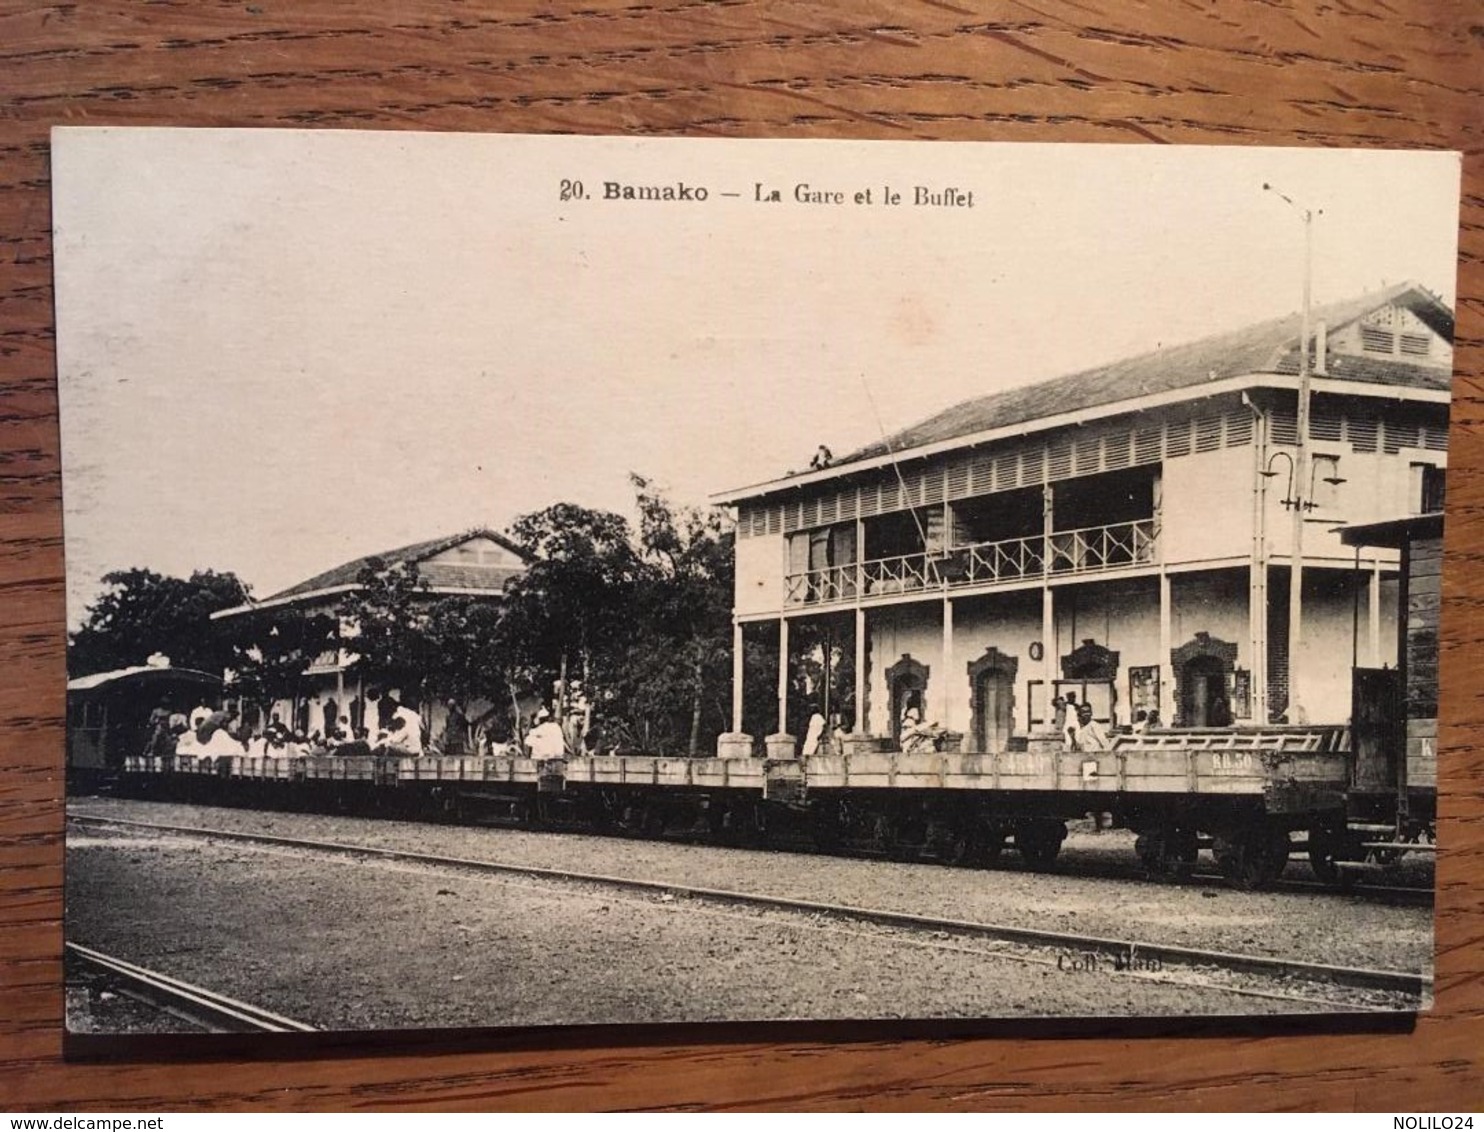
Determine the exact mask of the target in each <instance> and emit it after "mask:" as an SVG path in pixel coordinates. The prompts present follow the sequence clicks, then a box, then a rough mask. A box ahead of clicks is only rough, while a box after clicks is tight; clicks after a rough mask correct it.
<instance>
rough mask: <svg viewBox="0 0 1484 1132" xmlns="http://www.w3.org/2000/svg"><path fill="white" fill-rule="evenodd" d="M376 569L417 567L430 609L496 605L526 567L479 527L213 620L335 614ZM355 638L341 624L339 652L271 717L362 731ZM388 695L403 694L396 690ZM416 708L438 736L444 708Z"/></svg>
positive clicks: (342, 568) (473, 708)
mask: <svg viewBox="0 0 1484 1132" xmlns="http://www.w3.org/2000/svg"><path fill="white" fill-rule="evenodd" d="M373 563H379V564H380V568H382V569H385V570H391V569H395V568H397V567H401V566H409V565H415V566H416V567H417V571H418V577H419V579H420V581H421V582H422V584H423V586H424V588H423V590H422V591H421V593H420V595H419V596H420V598H421V600H424V601H426V602H428V603H429V604H430V605H431V604H432V603H434V602H437V601H439V600H440V599H442V598H446V597H457V596H464V597H475V598H483V599H488V600H490V601H499V600H500V599H501V598H502V597H503V595H504V593H505V587H506V586H507V585H508V584H509V583H510V581H511V580H512V579H513V578H515V577H516V576H517V575H519V574H521V573H522V572H523V571H524V570H525V568H526V560H525V558H524V556H523V555H522V554H521V552H520V550H519V549H518V548H516V547H515V546H514V545H513V544H512V543H511V542H510V541H509V540H508V539H506V538H505V537H504V536H502V535H500V534H498V533H497V532H495V531H492V530H488V529H485V528H478V529H475V530H472V531H465V532H462V533H460V534H456V535H449V536H446V537H444V538H438V539H431V540H428V541H426V542H419V543H413V544H412V545H410V546H402V547H398V548H396V549H395V550H387V551H383V552H381V553H380V554H374V555H366V556H364V557H361V558H356V559H353V560H352V561H350V562H345V563H342V564H341V565H339V566H336V567H334V568H333V569H330V570H326V571H324V572H323V573H320V574H316V575H315V576H314V577H312V578H307V579H305V580H304V581H302V582H299V583H297V584H295V585H292V586H289V587H288V588H287V589H284V590H280V591H279V592H278V593H275V594H272V595H271V596H269V597H266V598H263V599H261V600H258V601H253V602H250V603H248V604H246V605H240V606H236V607H234V608H231V609H224V610H221V611H220V612H218V613H214V614H212V620H221V619H226V618H240V617H252V616H255V615H261V614H262V613H264V612H266V611H269V610H283V609H288V610H292V611H294V612H296V613H299V614H302V615H303V616H305V617H313V616H317V615H329V616H338V610H339V608H340V605H341V603H342V602H343V601H344V599H345V597H346V596H347V595H348V594H350V593H351V592H352V591H354V590H356V589H358V588H359V587H360V584H361V583H360V578H361V576H362V574H363V573H364V571H365V570H366V568H367V567H368V566H371V565H372V564H373ZM355 633H356V627H355V626H354V625H350V624H345V623H343V622H342V623H341V626H340V637H341V640H342V642H343V643H342V644H341V646H340V647H338V648H334V649H328V650H326V651H325V652H323V653H321V654H320V655H319V656H317V657H316V658H315V659H314V661H313V663H311V664H310V665H309V667H308V669H307V670H306V671H305V672H304V675H303V676H302V677H301V678H300V680H299V681H298V686H297V687H296V688H295V690H294V693H293V695H291V696H288V697H285V698H282V699H280V700H278V701H276V702H274V703H273V704H272V705H271V706H270V707H269V709H268V710H269V712H270V716H271V713H273V712H276V713H277V714H278V716H279V718H280V719H281V720H283V721H284V723H286V724H288V725H290V726H291V727H292V728H293V729H294V730H296V731H302V732H303V733H305V734H306V735H308V734H312V733H313V732H316V731H318V732H320V733H321V734H328V733H329V728H330V727H332V726H333V725H334V723H335V722H336V720H338V719H339V718H340V717H341V716H348V717H349V719H350V721H351V725H352V727H355V728H360V727H362V726H363V725H364V723H365V720H366V712H367V703H368V700H367V695H366V693H367V690H368V689H367V687H366V684H365V682H364V681H363V680H362V679H361V678H360V677H359V676H356V675H354V673H353V668H352V666H353V664H354V662H355V660H356V655H355V652H354V648H353V643H354V640H355ZM387 690H388V691H390V692H393V693H397V692H400V689H397V688H390V689H387ZM483 706H485V705H480V704H471V705H467V709H468V710H469V711H470V713H471V717H472V716H475V715H477V714H478V713H479V712H480V711H481V709H482V707H483ZM420 707H421V710H422V715H423V721H424V723H425V724H426V725H427V727H428V733H429V734H430V735H438V734H439V733H440V732H441V731H442V728H443V724H444V721H445V718H446V715H447V711H446V709H445V707H444V706H443V705H442V704H440V703H428V704H423V705H420Z"/></svg>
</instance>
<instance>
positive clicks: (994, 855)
mask: <svg viewBox="0 0 1484 1132" xmlns="http://www.w3.org/2000/svg"><path fill="white" fill-rule="evenodd" d="M977 841H978V844H977V846H976V848H977V852H975V854H974V864H976V865H978V866H979V867H980V868H983V869H992V868H995V867H996V866H998V865H999V863H1000V856H1001V855H1002V854H1003V853H1004V852H1005V832H1004V830H999V829H992V830H989V831H988V832H986V833H981V834H980V835H979V837H978V839H977Z"/></svg>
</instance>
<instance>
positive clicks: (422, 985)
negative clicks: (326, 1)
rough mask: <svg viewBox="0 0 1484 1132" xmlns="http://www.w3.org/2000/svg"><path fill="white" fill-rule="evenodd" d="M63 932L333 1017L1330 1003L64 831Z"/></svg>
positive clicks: (968, 946) (740, 913)
mask: <svg viewBox="0 0 1484 1132" xmlns="http://www.w3.org/2000/svg"><path fill="white" fill-rule="evenodd" d="M444 832H447V831H444ZM67 931H68V936H69V938H73V939H76V940H78V941H80V942H84V943H86V944H88V945H89V946H92V947H96V948H98V949H100V950H102V951H105V952H109V953H112V954H115V955H119V956H121V957H123V958H126V959H129V960H131V961H134V962H137V963H142V964H144V965H146V966H149V967H152V968H154V969H156V970H160V971H163V972H165V973H167V974H170V975H174V976H176V977H177V978H181V979H185V980H187V981H189V982H194V983H197V984H199V985H201V986H205V987H209V988H210V989H213V990H216V991H219V992H221V993H224V994H228V995H231V996H233V997H237V998H241V999H243V1000H245V1001H250V1002H253V1003H256V1004H257V1005H260V1006H263V1007H266V1008H268V1009H270V1010H274V1011H276V1012H278V1013H281V1014H286V1015H288V1016H290V1017H295V1018H299V1019H301V1020H304V1021H307V1022H310V1023H312V1024H314V1025H317V1026H320V1027H322V1028H330V1029H364V1028H408V1027H424V1026H490V1025H511V1026H529V1025H566V1024H591V1023H612V1022H628V1023H647V1022H674V1021H724V1020H763V1019H769V1020H782V1019H793V1018H812V1019H847V1018H899V1017H903V1018H972V1017H994V1016H1000V1017H1004V1016H1012V1017H1014V1016H1092V1017H1108V1016H1117V1015H1179V1014H1237V1013H1293V1012H1303V1011H1311V1010H1317V1009H1321V1007H1320V1006H1318V1005H1315V1004H1312V1003H1310V1004H1305V1003H1299V1002H1294V1001H1283V1000H1277V999H1267V998H1257V997H1251V996H1248V995H1240V994H1235V993H1232V992H1231V991H1230V990H1227V989H1221V988H1213V987H1210V986H1205V985H1199V983H1194V984H1192V981H1191V980H1192V978H1193V977H1192V976H1190V975H1189V974H1188V973H1186V974H1184V975H1183V976H1182V975H1176V976H1173V977H1149V976H1145V975H1142V974H1130V973H1127V972H1115V971H1111V970H1107V969H1106V967H1104V968H1103V969H1100V970H1098V971H1095V972H1080V973H1073V972H1069V971H1062V970H1059V969H1058V964H1057V961H1056V958H1054V957H1053V956H1052V955H1051V954H1050V953H1047V952H1045V951H1043V950H1042V951H1038V950H1036V949H1028V948H1017V947H1013V946H1009V945H999V944H995V943H993V942H988V941H966V940H961V939H948V938H942V937H938V936H935V935H934V934H932V933H924V932H911V931H900V930H890V929H878V928H870V927H860V926H858V925H853V924H849V923H842V922H840V921H838V920H834V919H831V918H829V917H822V916H813V915H805V914H801V913H786V912H778V911H768V910H755V909H750V908H745V907H735V906H718V905H713V904H707V903H704V902H697V901H691V900H686V899H676V898H672V897H669V896H668V895H663V896H639V895H633V894H628V893H623V892H619V891H616V890H614V889H611V888H604V887H601V886H594V885H590V884H581V883H571V882H563V881H545V880H541V881H531V880H525V879H519V878H506V877H499V876H490V875H482V874H474V873H469V872H456V871H449V870H445V869H439V868H430V867H426V866H419V865H412V864H405V863H397V862H368V861H364V860H362V861H357V860H350V859H342V858H334V857H328V856H326V855H323V854H315V853H304V852H302V851H297V850H285V849H276V848H268V847H258V846H244V845H241V844H234V843H228V842H203V841H201V840H198V839H195V838H187V837H172V836H168V835H167V836H157V835H143V836H140V835H133V834H122V833H103V834H89V835H86V836H74V837H73V838H71V839H70V842H69V845H68V850H67ZM1196 978H1198V976H1196ZM1182 979H1183V981H1182Z"/></svg>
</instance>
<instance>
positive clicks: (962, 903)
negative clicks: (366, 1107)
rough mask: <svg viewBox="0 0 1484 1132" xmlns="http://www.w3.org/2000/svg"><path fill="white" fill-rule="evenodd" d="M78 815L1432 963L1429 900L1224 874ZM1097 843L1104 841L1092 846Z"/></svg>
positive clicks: (111, 812) (1420, 965)
mask: <svg viewBox="0 0 1484 1132" xmlns="http://www.w3.org/2000/svg"><path fill="white" fill-rule="evenodd" d="M71 809H72V810H73V812H76V813H89V814H96V815H99V816H108V817H119V818H129V819H133V820H138V821H155V822H163V823H168V824H176V825H196V826H207V827H214V828H219V829H227V830H239V831H243V832H252V833H269V834H275V835H278V836H283V837H299V838H310V839H316V840H324V841H339V842H346V843H352V844H360V845H369V846H377V847H384V848H394V849H401V850H407V851H411V852H418V853H431V854H437V855H442V856H450V857H467V858H472V859H477V860H488V861H501V862H508V863H512V864H522V865H539V866H545V867H549V868H558V869H572V870H574V871H582V872H597V873H606V874H611V875H615V876H625V877H636V878H641V879H644V880H651V881H669V882H673V883H678V884H690V885H698V886H702V887H708V888H719V889H731V890H736V891H740V892H754V893H767V894H769V895H775V896H786V897H792V898H795V899H802V900H818V901H827V902H832V903H841V904H850V905H856V906H860V907H870V908H879V909H884V910H890V911H901V912H910V913H916V914H920V915H929V916H943V917H952V918H956V919H962V920H972V921H976V922H981V923H993V924H1004V925H1009V926H1016V927H1033V928H1042V929H1052V930H1057V931H1066V932H1073V933H1078V934H1083V935H1096V936H1106V937H1110V938H1114V939H1120V940H1127V941H1131V942H1148V943H1162V944H1171V945H1182V946H1187V947H1197V948H1204V949H1211V950H1220V951H1233V952H1242V953H1248V954H1256V955H1274V956H1280V957H1283V958H1288V959H1301V960H1304V961H1307V962H1312V963H1328V964H1338V965H1344V966H1358V967H1378V968H1387V969H1391V970H1401V971H1423V970H1427V971H1430V970H1431V968H1432V952H1433V940H1432V910H1431V909H1430V908H1410V907H1395V906H1388V905H1382V904H1377V903H1373V902H1370V901H1367V900H1366V899H1365V898H1363V897H1360V896H1345V895H1341V894H1333V893H1322V892H1304V893H1261V892H1259V893H1251V892H1237V891H1235V890H1232V889H1229V888H1226V887H1224V886H1221V885H1219V884H1213V885H1212V886H1210V887H1206V886H1200V885H1180V886H1176V885H1160V884H1151V883H1148V882H1143V881H1121V880H1111V879H1106V878H1088V877H1075V876H1061V875H1057V874H1045V873H1030V872H1024V871H1019V870H1016V869H1004V870H994V871H982V870H966V869H946V868H942V867H940V866H935V865H930V864H904V863H900V862H892V861H874V860H852V859H847V858H833V857H824V856H815V855H803V854H790V853H768V852H761V851H754V850H744V849H729V848H720V847H715V846H703V845H683V844H674V843H666V842H653V841H627V840H619V839H614V838H603V837H594V836H589V835H585V834H570V833H530V832H525V831H522V830H511V829H490V828H475V827H462V826H441V825H424V824H418V823H410V822H391V821H378V820H372V819H365V818H348V817H331V816H324V815H315V814H286V813H272V812H259V811H244V810H233V809H225V808H217V807H202V806H186V805H176V804H165V803H152V802H137V801H129V800H122V799H87V800H86V801H83V802H79V803H74V804H73V806H72V807H71ZM1124 840H1126V838H1125V837H1124V836H1123V835H1121V834H1119V835H1114V834H1110V833H1101V834H1094V833H1084V834H1077V833H1074V834H1073V835H1072V837H1071V838H1069V841H1068V846H1069V849H1068V852H1069V853H1072V854H1077V855H1079V856H1083V857H1087V856H1089V855H1094V854H1098V855H1101V856H1102V857H1103V858H1105V859H1106V858H1107V857H1109V856H1118V855H1120V854H1121V853H1122V851H1123V847H1122V846H1121V845H1120V842H1121V841H1124ZM1099 845H1103V846H1105V848H1102V849H1099V848H1097V847H1098V846H1099Z"/></svg>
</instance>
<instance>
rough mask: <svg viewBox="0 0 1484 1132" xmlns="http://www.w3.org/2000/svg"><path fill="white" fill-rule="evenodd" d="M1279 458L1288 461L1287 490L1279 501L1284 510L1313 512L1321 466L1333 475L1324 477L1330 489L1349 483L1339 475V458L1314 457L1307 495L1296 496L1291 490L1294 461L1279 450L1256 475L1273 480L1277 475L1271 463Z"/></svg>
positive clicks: (1316, 501)
mask: <svg viewBox="0 0 1484 1132" xmlns="http://www.w3.org/2000/svg"><path fill="white" fill-rule="evenodd" d="M1280 456H1281V457H1282V458H1283V459H1285V460H1287V461H1288V488H1287V490H1285V491H1284V493H1283V499H1282V500H1281V502H1282V504H1283V508H1284V510H1297V511H1313V510H1314V509H1315V508H1316V507H1318V506H1319V501H1318V499H1317V498H1316V495H1317V494H1318V493H1317V492H1316V490H1315V484H1317V483H1318V482H1319V469H1320V466H1321V465H1328V466H1329V468H1330V470H1331V472H1332V473H1333V474H1332V475H1328V476H1325V477H1324V482H1325V483H1327V484H1329V485H1330V486H1331V487H1339V486H1340V484H1342V483H1348V482H1349V481H1348V480H1347V479H1345V477H1344V476H1342V475H1340V458H1339V457H1338V456H1315V457H1313V459H1312V460H1311V461H1310V463H1309V493H1308V495H1305V496H1299V495H1296V494H1294V490H1293V474H1294V461H1293V457H1292V456H1291V455H1289V454H1288V453H1287V452H1284V451H1282V450H1281V449H1280V450H1279V451H1277V452H1274V453H1273V454H1272V455H1271V456H1269V457H1268V462H1267V466H1266V467H1264V468H1263V470H1262V471H1260V472H1258V473H1257V474H1258V475H1260V476H1262V477H1263V478H1264V479H1274V478H1275V477H1276V476H1277V475H1278V473H1277V472H1276V471H1274V470H1273V461H1274V460H1276V459H1278V457H1280Z"/></svg>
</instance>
